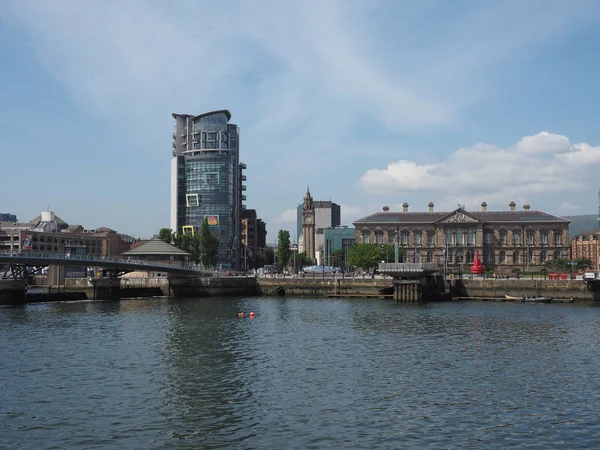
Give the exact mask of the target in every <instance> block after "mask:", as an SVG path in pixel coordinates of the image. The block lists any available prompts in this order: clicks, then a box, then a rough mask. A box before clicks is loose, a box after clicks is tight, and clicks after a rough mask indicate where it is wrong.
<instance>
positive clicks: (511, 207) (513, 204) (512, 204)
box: [508, 202, 517, 211]
mask: <svg viewBox="0 0 600 450" xmlns="http://www.w3.org/2000/svg"><path fill="white" fill-rule="evenodd" d="M508 206H509V207H510V210H511V211H514V210H515V206H517V204H516V203H515V202H510V203H509V204H508Z"/></svg>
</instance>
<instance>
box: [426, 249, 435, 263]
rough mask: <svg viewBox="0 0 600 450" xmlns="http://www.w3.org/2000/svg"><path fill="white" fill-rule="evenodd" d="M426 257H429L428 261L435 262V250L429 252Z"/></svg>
mask: <svg viewBox="0 0 600 450" xmlns="http://www.w3.org/2000/svg"><path fill="white" fill-rule="evenodd" d="M426 258H427V262H429V263H430V262H433V252H432V251H429V252H427V255H426Z"/></svg>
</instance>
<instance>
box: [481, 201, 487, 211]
mask: <svg viewBox="0 0 600 450" xmlns="http://www.w3.org/2000/svg"><path fill="white" fill-rule="evenodd" d="M481 210H482V211H483V212H486V211H487V203H486V202H483V203H481Z"/></svg>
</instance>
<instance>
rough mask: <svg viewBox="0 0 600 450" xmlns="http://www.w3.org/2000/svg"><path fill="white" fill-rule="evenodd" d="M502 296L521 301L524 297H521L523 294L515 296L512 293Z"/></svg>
mask: <svg viewBox="0 0 600 450" xmlns="http://www.w3.org/2000/svg"><path fill="white" fill-rule="evenodd" d="M504 298H505V299H506V300H518V301H522V300H523V298H524V297H523V296H521V297H516V296H514V295H505V296H504Z"/></svg>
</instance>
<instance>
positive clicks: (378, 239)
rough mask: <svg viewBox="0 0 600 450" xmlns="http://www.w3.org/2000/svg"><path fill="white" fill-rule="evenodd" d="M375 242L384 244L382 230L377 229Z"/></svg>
mask: <svg viewBox="0 0 600 450" xmlns="http://www.w3.org/2000/svg"><path fill="white" fill-rule="evenodd" d="M375 243H376V244H383V233H382V232H381V231H377V232H376V233H375Z"/></svg>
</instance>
